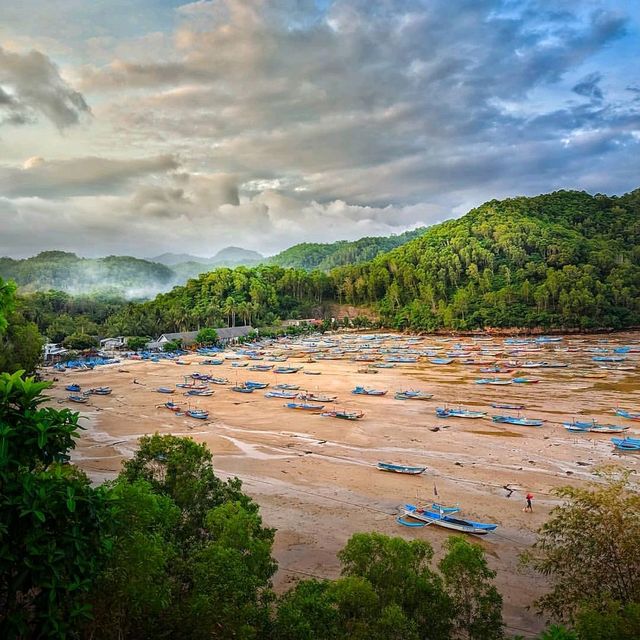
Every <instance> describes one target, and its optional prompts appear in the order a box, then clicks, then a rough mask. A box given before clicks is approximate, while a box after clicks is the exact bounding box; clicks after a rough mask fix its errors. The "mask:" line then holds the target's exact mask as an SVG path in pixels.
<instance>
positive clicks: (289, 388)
mask: <svg viewBox="0 0 640 640" xmlns="http://www.w3.org/2000/svg"><path fill="white" fill-rule="evenodd" d="M273 388H274V389H283V390H285V391H297V390H298V389H299V388H300V385H299V384H285V383H284V382H283V383H282V384H276V385H274V387H273Z"/></svg>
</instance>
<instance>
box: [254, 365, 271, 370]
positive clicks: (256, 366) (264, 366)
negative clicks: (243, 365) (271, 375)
mask: <svg viewBox="0 0 640 640" xmlns="http://www.w3.org/2000/svg"><path fill="white" fill-rule="evenodd" d="M272 367H273V365H272V364H254V365H251V366H250V367H249V371H271V369H272Z"/></svg>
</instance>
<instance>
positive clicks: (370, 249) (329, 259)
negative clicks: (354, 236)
mask: <svg viewBox="0 0 640 640" xmlns="http://www.w3.org/2000/svg"><path fill="white" fill-rule="evenodd" d="M425 231H426V229H425V228H424V227H421V228H419V229H414V230H413V231H405V232H404V233H401V234H400V235H397V236H380V237H368V238H360V240H355V241H353V242H349V241H347V240H339V241H338V242H332V243H330V244H320V243H311V242H304V243H302V244H296V245H294V246H293V247H289V248H288V249H285V250H284V251H282V252H280V253H278V254H276V255H275V256H272V257H271V258H269V259H268V262H269V263H270V264H277V265H279V266H280V267H294V268H298V269H307V270H311V269H319V270H321V271H329V270H330V269H333V268H334V267H342V266H345V265H349V264H357V263H360V262H366V261H367V260H371V259H373V258H375V257H376V256H377V255H379V254H381V253H384V252H386V251H391V250H392V249H395V248H396V247H400V246H402V245H403V244H406V243H407V242H409V241H411V240H414V239H415V238H417V237H418V236H420V235H422V234H423V233H424V232H425Z"/></svg>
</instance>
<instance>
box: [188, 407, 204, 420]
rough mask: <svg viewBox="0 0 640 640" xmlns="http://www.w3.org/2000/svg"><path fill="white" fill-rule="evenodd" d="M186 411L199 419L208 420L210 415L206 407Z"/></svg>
mask: <svg viewBox="0 0 640 640" xmlns="http://www.w3.org/2000/svg"><path fill="white" fill-rule="evenodd" d="M185 413H186V414H187V415H188V416H189V417H191V418H196V419H197V420H206V419H207V418H208V417H209V412H208V411H205V410H204V409H189V410H188V411H185Z"/></svg>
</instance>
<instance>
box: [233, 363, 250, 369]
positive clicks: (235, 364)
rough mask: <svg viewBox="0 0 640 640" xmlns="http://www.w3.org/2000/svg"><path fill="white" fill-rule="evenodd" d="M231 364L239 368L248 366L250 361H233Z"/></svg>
mask: <svg viewBox="0 0 640 640" xmlns="http://www.w3.org/2000/svg"><path fill="white" fill-rule="evenodd" d="M231 366H232V367H235V368H236V369H237V368H241V367H248V366H249V363H248V362H232V363H231Z"/></svg>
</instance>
